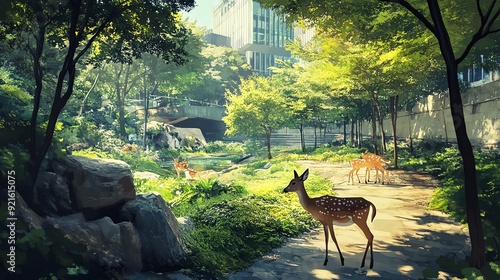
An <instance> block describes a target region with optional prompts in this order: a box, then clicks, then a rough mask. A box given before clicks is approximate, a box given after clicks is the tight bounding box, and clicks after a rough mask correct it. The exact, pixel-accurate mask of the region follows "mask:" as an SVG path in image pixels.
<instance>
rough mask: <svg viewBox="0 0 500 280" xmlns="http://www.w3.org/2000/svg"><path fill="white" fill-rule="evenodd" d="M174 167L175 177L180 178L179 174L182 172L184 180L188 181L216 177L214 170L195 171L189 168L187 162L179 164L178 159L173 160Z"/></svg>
mask: <svg viewBox="0 0 500 280" xmlns="http://www.w3.org/2000/svg"><path fill="white" fill-rule="evenodd" d="M174 167H175V171H177V177H179V176H180V173H181V172H184V175H186V179H188V180H195V179H201V178H208V177H213V176H217V172H215V171H214V170H204V171H197V170H194V169H192V168H189V163H188V162H187V160H185V161H181V162H179V159H178V158H174Z"/></svg>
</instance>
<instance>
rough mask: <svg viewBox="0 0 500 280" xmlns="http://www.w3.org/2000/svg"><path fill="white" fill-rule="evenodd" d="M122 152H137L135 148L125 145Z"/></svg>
mask: <svg viewBox="0 0 500 280" xmlns="http://www.w3.org/2000/svg"><path fill="white" fill-rule="evenodd" d="M122 152H137V147H136V146H135V145H131V144H125V145H124V146H123V148H122Z"/></svg>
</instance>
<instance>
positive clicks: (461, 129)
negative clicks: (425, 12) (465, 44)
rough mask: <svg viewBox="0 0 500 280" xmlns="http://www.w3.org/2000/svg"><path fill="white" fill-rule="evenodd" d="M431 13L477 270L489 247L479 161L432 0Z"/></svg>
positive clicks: (472, 260)
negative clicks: (480, 194)
mask: <svg viewBox="0 0 500 280" xmlns="http://www.w3.org/2000/svg"><path fill="white" fill-rule="evenodd" d="M427 3H428V5H429V11H430V14H431V18H432V20H433V22H434V26H435V35H436V38H437V39H438V42H439V47H440V49H441V54H442V55H443V58H444V61H445V63H446V74H447V78H448V88H449V93H450V110H451V116H452V118H453V126H454V128H455V134H456V137H457V143H458V149H459V151H460V154H461V155H462V159H463V165H464V175H465V186H464V190H465V205H466V212H467V224H468V225H469V236H470V241H471V248H472V250H471V255H470V263H471V265H472V266H474V267H476V268H481V267H483V266H484V265H485V264H486V246H485V242H484V231H483V225H482V221H481V210H480V207H479V199H478V191H477V180H476V162H475V159H474V152H473V150H472V145H471V142H470V140H469V136H468V135H467V129H466V123H465V116H464V110H463V103H462V97H461V96H460V85H459V82H458V63H457V60H456V59H455V55H454V52H453V48H452V45H451V42H450V38H449V35H448V32H447V31H446V27H445V24H444V22H443V19H442V17H441V13H440V9H439V5H438V3H437V1H436V0H428V1H427Z"/></svg>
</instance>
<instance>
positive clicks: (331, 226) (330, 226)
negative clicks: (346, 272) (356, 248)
mask: <svg viewBox="0 0 500 280" xmlns="http://www.w3.org/2000/svg"><path fill="white" fill-rule="evenodd" d="M328 227H329V228H330V235H331V236H332V239H333V242H334V243H335V246H337V250H338V251H339V256H340V263H341V264H342V266H344V256H342V251H340V247H339V243H338V242H337V238H336V237H335V231H333V224H329V225H328Z"/></svg>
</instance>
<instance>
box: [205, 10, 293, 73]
mask: <svg viewBox="0 0 500 280" xmlns="http://www.w3.org/2000/svg"><path fill="white" fill-rule="evenodd" d="M213 18H214V21H213V22H214V24H213V26H214V27H213V32H214V33H216V34H220V35H224V36H227V37H229V38H231V47H232V48H234V49H238V50H239V51H240V52H241V53H242V54H244V55H245V57H246V61H247V63H248V64H249V65H250V66H251V67H252V71H254V72H256V73H259V74H261V75H270V74H271V71H270V70H269V69H268V68H269V67H270V66H275V65H276V60H277V59H280V60H287V59H290V52H288V51H287V50H285V48H284V47H285V44H286V42H287V41H288V40H293V38H294V29H293V28H292V27H291V26H288V25H287V24H286V23H285V22H284V20H283V18H282V17H280V16H278V15H276V13H275V12H274V11H272V10H270V9H263V8H261V7H260V4H259V3H256V2H254V1H252V0H222V1H221V2H220V4H219V5H218V6H217V7H216V8H215V10H214V13H213Z"/></svg>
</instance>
